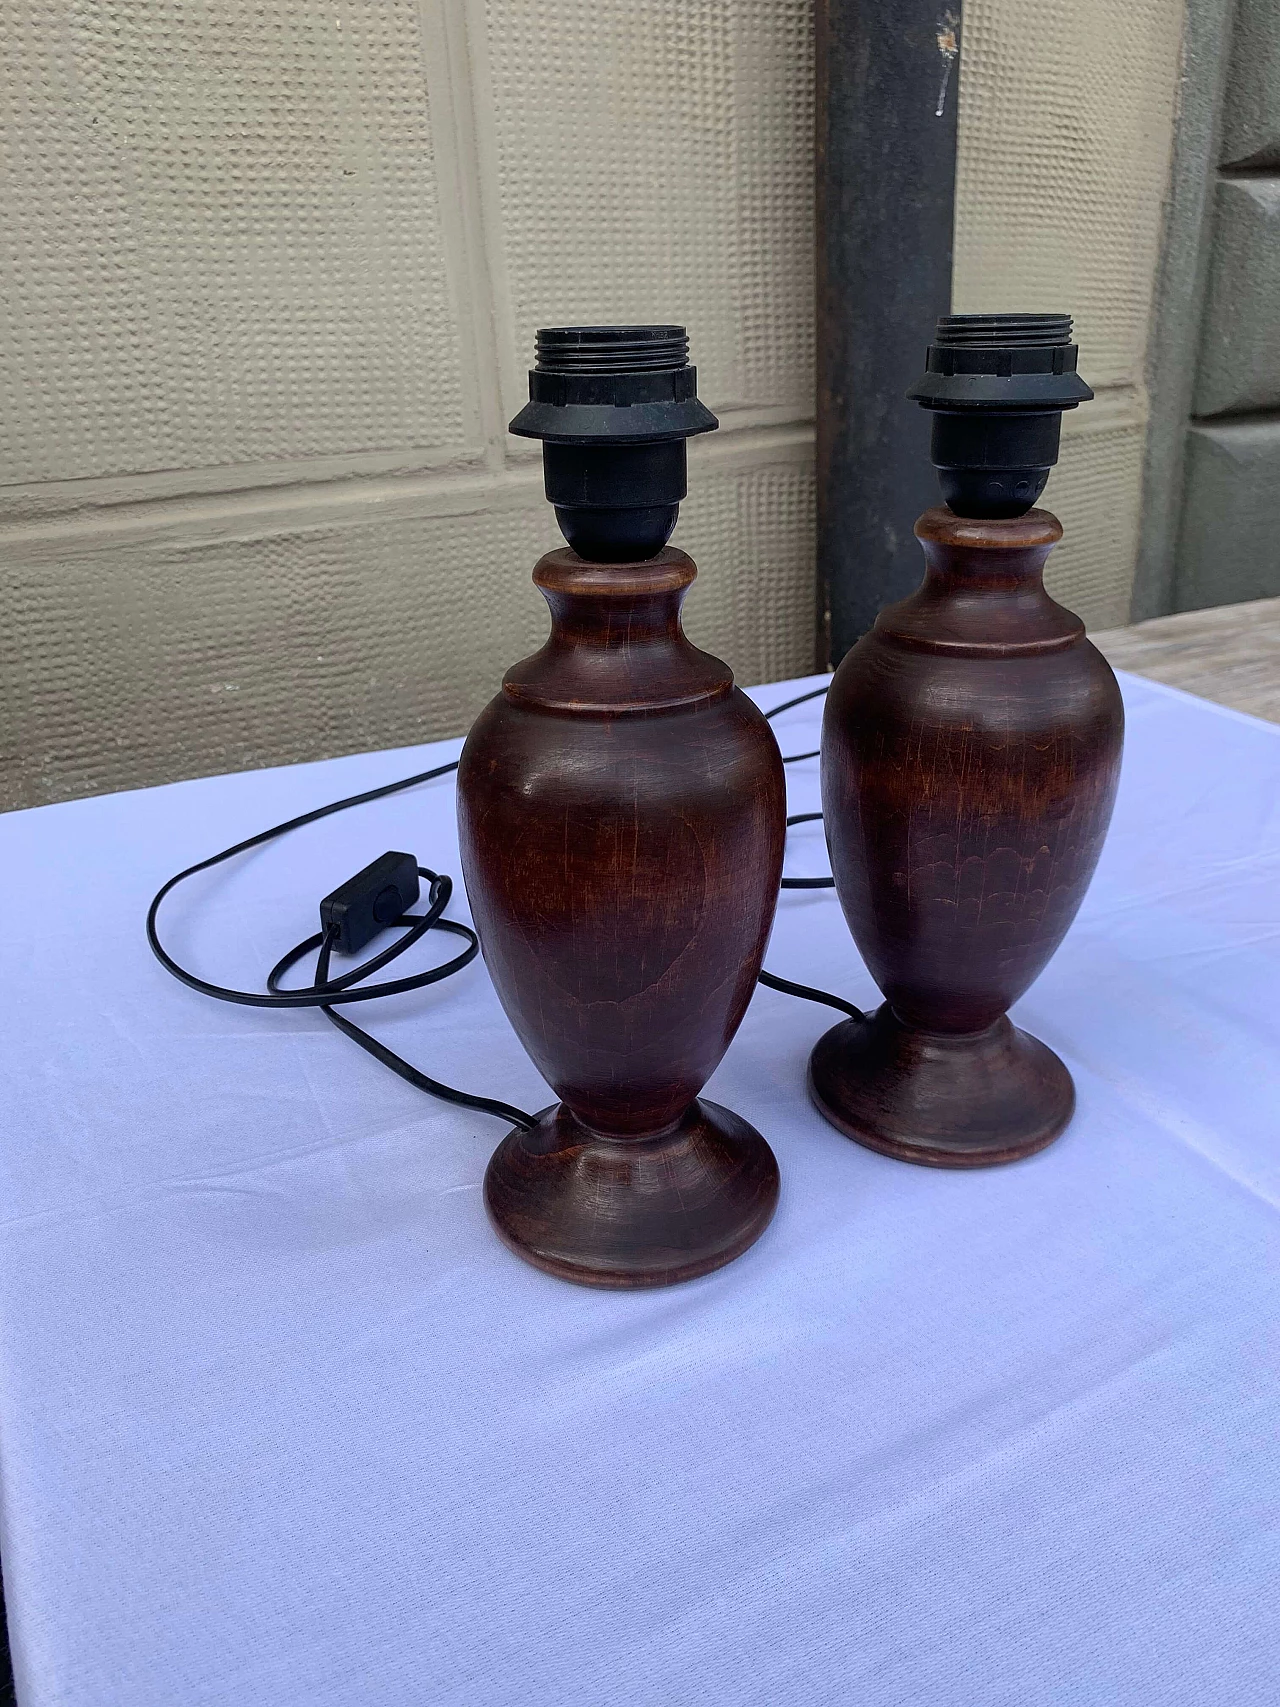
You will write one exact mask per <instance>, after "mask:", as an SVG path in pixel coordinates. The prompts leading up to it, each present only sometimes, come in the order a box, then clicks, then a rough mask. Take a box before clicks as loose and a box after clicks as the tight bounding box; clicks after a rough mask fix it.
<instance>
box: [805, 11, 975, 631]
mask: <svg viewBox="0 0 1280 1707" xmlns="http://www.w3.org/2000/svg"><path fill="white" fill-rule="evenodd" d="M959 46H960V0H950V3H949V4H942V5H938V4H936V3H931V0H817V50H818V66H817V71H818V101H817V112H818V121H817V172H818V291H817V296H818V302H817V307H818V422H817V439H818V575H819V592H820V599H819V608H820V609H821V610H823V611H824V612H825V613H827V620H828V622H829V630H828V633H829V649H830V659H831V662H832V663H833V664H834V663H836V662H838V661H839V659H840V658H841V657H843V655H844V654H845V652H847V651H848V649H849V647H850V646H852V645H853V643H854V641H855V640H857V639H858V638H859V636H860V635H862V634H864V633H865V632H866V631H867V629H868V628H870V626H871V624H872V622H873V621H874V620H875V616H876V613H877V611H879V610H880V609H882V608H883V606H885V605H886V604H890V603H892V602H893V600H895V599H899V598H902V597H904V596H905V594H907V593H908V592H910V591H911V589H912V588H913V587H915V586H916V584H917V583H918V581H919V579H920V566H921V559H920V547H919V546H918V544H917V543H916V541H915V539H914V537H913V536H912V532H911V530H912V526H913V524H914V522H915V519H916V517H917V516H918V515H919V513H920V511H921V510H923V509H925V508H927V507H928V506H929V505H930V504H932V503H935V502H936V501H937V499H936V487H935V483H934V473H933V469H932V466H931V465H930V462H929V430H928V423H927V421H926V420H925V418H924V416H923V415H922V413H921V412H920V411H919V410H917V409H911V408H908V407H907V406H906V402H905V394H906V391H907V388H908V386H909V385H911V383H912V382H913V380H915V379H916V377H917V374H918V370H919V368H920V363H921V359H922V357H923V354H924V350H925V346H926V345H927V344H928V342H929V338H930V334H931V333H932V330H933V327H934V325H935V324H936V322H937V319H938V317H939V315H942V314H946V313H947V312H948V310H949V309H950V306H951V243H952V224H953V220H954V217H955V167H956V106H957V99H958V95H959V82H960V65H959Z"/></svg>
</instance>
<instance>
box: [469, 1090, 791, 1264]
mask: <svg viewBox="0 0 1280 1707" xmlns="http://www.w3.org/2000/svg"><path fill="white" fill-rule="evenodd" d="M484 1198H485V1207H486V1208H487V1209H488V1211H489V1216H490V1219H491V1220H492V1222H493V1224H494V1226H495V1227H496V1228H497V1230H498V1233H499V1234H500V1235H501V1237H502V1239H503V1241H504V1242H505V1243H506V1244H507V1245H509V1246H510V1247H511V1249H512V1250H513V1251H515V1253H516V1254H517V1255H518V1256H521V1257H523V1258H524V1259H525V1261H526V1262H531V1263H533V1264H534V1266H535V1267H537V1268H542V1269H545V1270H546V1271H547V1272H548V1273H549V1274H554V1275H558V1276H559V1277H560V1279H562V1280H573V1281H576V1282H578V1284H579V1285H583V1286H600V1287H613V1288H621V1287H642V1286H670V1285H673V1284H674V1283H675V1282H677V1281H681V1280H693V1279H695V1278H696V1277H697V1276H698V1275H701V1274H710V1273H711V1271H712V1270H713V1269H717V1268H721V1267H723V1266H724V1264H725V1263H728V1262H732V1261H733V1259H734V1258H735V1257H737V1256H740V1255H741V1254H742V1252H743V1251H745V1250H746V1249H747V1247H748V1246H749V1245H752V1244H754V1243H755V1241H756V1240H757V1239H758V1238H759V1237H760V1235H761V1233H763V1232H764V1230H765V1228H766V1227H767V1226H768V1225H769V1222H770V1220H771V1219H772V1217H773V1212H774V1209H775V1208H776V1206H777V1202H778V1164H777V1162H776V1160H775V1159H774V1155H773V1151H772V1150H771V1149H770V1148H769V1146H768V1144H766V1143H765V1141H764V1139H763V1138H762V1137H761V1136H760V1134H759V1133H758V1132H757V1131H756V1130H755V1128H754V1127H752V1126H748V1124H747V1122H746V1121H745V1120H740V1119H739V1118H738V1116H737V1115H736V1114H732V1113H730V1111H729V1110H728V1109H727V1108H721V1107H720V1106H719V1105H718V1104H717V1103H714V1102H703V1101H701V1100H699V1101H697V1102H695V1103H694V1104H693V1105H692V1107H690V1108H689V1109H688V1110H687V1111H686V1113H685V1114H684V1115H683V1116H682V1117H681V1119H680V1120H678V1121H677V1122H676V1123H675V1125H674V1126H671V1127H669V1128H668V1129H667V1130H666V1131H665V1132H663V1133H660V1134H658V1135H656V1136H654V1137H622V1136H608V1135H606V1134H602V1133H598V1132H593V1131H591V1130H590V1129H589V1128H588V1127H586V1126H584V1125H583V1124H582V1123H581V1122H580V1121H579V1120H577V1119H576V1118H575V1116H574V1115H573V1114H572V1113H571V1112H570V1111H569V1110H568V1109H567V1108H566V1107H565V1105H564V1104H563V1103H557V1104H555V1105H554V1106H553V1107H551V1108H548V1109H544V1110H543V1111H542V1113H541V1114H540V1115H539V1117H538V1124H537V1125H536V1126H535V1127H534V1128H533V1130H532V1131H527V1132H526V1131H523V1130H521V1129H519V1128H517V1129H515V1130H514V1131H512V1132H510V1133H508V1134H507V1137H506V1138H505V1139H504V1140H503V1142H502V1143H501V1144H500V1145H499V1146H498V1148H497V1150H496V1151H495V1152H494V1154H493V1157H492V1159H491V1160H490V1162H489V1167H488V1170H487V1172H486V1174H485V1180H484Z"/></svg>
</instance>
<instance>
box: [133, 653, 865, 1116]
mask: <svg viewBox="0 0 1280 1707" xmlns="http://www.w3.org/2000/svg"><path fill="white" fill-rule="evenodd" d="M826 691H827V690H826V688H825V687H820V688H813V689H811V690H810V691H809V692H808V693H802V694H797V696H796V697H795V698H794V699H789V700H785V701H784V702H783V703H782V704H781V705H775V706H774V707H773V708H772V710H770V711H766V712H765V716H766V717H767V718H770V719H772V718H774V717H778V716H780V715H781V714H782V713H783V712H784V711H790V710H791V709H792V707H793V706H797V705H804V704H805V703H806V702H807V701H809V700H811V699H819V698H821V696H822V695H823V694H825V693H826ZM817 756H818V749H816V748H815V750H814V751H813V752H811V753H792V754H791V755H790V756H789V757H787V758H785V759H784V760H783V763H784V764H788V765H790V764H798V763H799V762H800V761H801V760H802V759H813V758H817ZM457 768H458V760H457V759H453V760H451V761H450V762H449V763H448V764H444V765H436V766H435V767H434V768H433V769H431V770H426V771H418V772H417V773H416V774H415V775H413V776H407V777H401V778H400V779H399V780H398V781H397V782H387V783H383V784H382V785H381V786H380V787H378V788H370V789H366V790H365V791H364V792H363V793H361V794H351V795H348V796H347V797H346V798H345V799H343V800H333V801H330V802H329V804H328V805H327V806H317V807H316V808H315V809H314V810H313V811H310V812H302V813H299V815H298V816H297V817H296V818H289V819H287V820H286V821H285V822H284V823H283V824H273V825H272V826H271V828H270V829H268V830H260V831H259V832H258V834H257V835H256V836H247V837H246V838H245V840H244V841H242V842H236V843H235V844H234V846H232V847H229V848H223V850H222V851H221V853H216V854H212V855H210V857H209V858H208V859H202V860H199V861H197V863H196V864H195V865H189V866H188V867H187V868H186V870H185V871H179V872H177V873H176V874H175V875H174V876H173V877H171V878H169V879H168V881H167V882H165V883H163V884H162V885H161V887H160V888H159V889H158V890H157V891H156V894H155V895H154V896H153V898H152V901H151V905H150V907H148V909H147V941H148V943H149V944H150V946H151V952H152V953H153V954H154V955H155V957H156V959H157V960H158V961H159V962H160V964H161V965H162V966H163V967H164V969H165V971H166V972H169V973H171V974H172V975H173V977H175V978H177V979H178V980H179V981H180V982H181V983H183V984H185V985H186V986H187V987H188V988H189V989H192V990H196V991H198V992H199V993H200V994H201V995H202V996H211V997H213V998H214V999H215V1000H216V1001H220V1002H236V1003H239V1004H240V1005H241V1006H244V1007H254V1008H318V1009H319V1010H320V1012H321V1013H322V1014H323V1015H324V1017H325V1018H326V1019H327V1020H328V1021H329V1023H330V1024H331V1025H334V1026H336V1027H337V1029H338V1030H339V1031H341V1032H342V1033H344V1035H345V1036H347V1037H349V1038H350V1039H351V1041H352V1042H353V1043H356V1044H359V1046H360V1048H361V1049H363V1050H365V1051H366V1053H367V1054H369V1055H372V1056H373V1058H374V1060H375V1061H380V1062H381V1063H382V1065H383V1066H384V1067H389V1068H390V1069H391V1071H392V1072H393V1073H398V1074H399V1076H400V1077H401V1078H402V1079H404V1080H406V1081H407V1082H408V1083H409V1084H411V1085H413V1086H415V1087H416V1088H417V1089H418V1090H420V1091H425V1092H426V1093H427V1095H428V1096H433V1097H437V1098H439V1099H440V1100H441V1101H442V1102H448V1103H453V1104H454V1105H455V1106H456V1107H458V1108H470V1109H475V1110H476V1111H477V1112H478V1113H480V1114H492V1115H496V1116H497V1117H498V1118H499V1119H501V1120H506V1121H508V1122H510V1123H511V1124H512V1125H515V1126H522V1127H524V1128H525V1129H526V1130H528V1129H531V1128H532V1127H533V1126H534V1125H535V1124H536V1122H535V1117H534V1116H533V1115H532V1114H529V1113H526V1111H525V1110H523V1109H519V1108H515V1107H513V1106H512V1105H511V1104H510V1103H505V1102H499V1101H497V1100H495V1099H494V1098H493V1097H483V1096H477V1095H476V1094H475V1093H474V1092H471V1091H461V1090H458V1089H457V1088H456V1087H455V1086H453V1085H446V1084H443V1083H442V1082H441V1081H440V1080H439V1079H433V1078H431V1077H430V1075H429V1074H427V1073H424V1072H422V1071H421V1070H420V1069H419V1068H417V1067H415V1066H413V1064H412V1063H411V1062H409V1061H406V1060H405V1059H404V1058H403V1056H400V1055H397V1054H396V1053H395V1051H394V1050H392V1049H388V1048H387V1046H386V1044H384V1043H379V1042H378V1040H377V1038H376V1037H372V1036H371V1035H370V1034H369V1033H368V1032H367V1031H364V1030H362V1029H361V1028H360V1027H359V1026H358V1025H356V1024H355V1023H354V1022H353V1021H352V1020H349V1019H348V1018H347V1017H346V1015H345V1014H341V1013H339V1012H338V1011H337V1010H338V1007H339V1005H343V1006H345V1005H346V1004H348V1003H351V1002H371V1001H374V1000H376V999H378V998H379V997H382V996H396V995H403V994H404V993H405V992H406V991H408V990H421V989H424V988H426V986H427V985H429V984H438V983H440V982H441V981H442V980H443V979H445V978H451V977H452V976H453V975H454V973H455V972H461V971H462V969H463V968H464V967H465V966H469V965H470V964H471V962H472V961H473V960H474V959H475V958H476V956H477V954H478V953H479V952H480V941H479V938H478V937H477V936H476V933H475V931H474V930H472V928H471V926H470V925H464V924H463V923H462V922H461V920H459V919H446V918H445V917H444V910H445V908H446V907H447V906H448V905H449V901H450V898H451V897H452V895H453V879H452V878H451V877H449V876H447V875H445V874H443V873H440V872H435V871H429V870H428V869H427V868H426V867H425V866H419V867H418V875H419V876H420V877H424V878H425V879H426V880H427V885H428V888H427V911H426V912H425V913H423V914H417V913H404V914H402V915H401V916H400V917H399V918H398V919H396V920H395V921H394V922H393V926H392V928H395V927H398V926H404V927H405V934H404V935H403V936H402V937H399V938H398V939H397V940H396V941H395V942H393V943H392V944H391V945H390V947H388V948H384V949H382V950H380V951H379V952H378V953H377V954H375V955H372V956H370V958H369V959H368V960H364V961H362V962H361V963H360V965H359V966H356V967H353V968H352V970H351V971H349V972H343V973H341V974H340V975H339V976H338V977H336V978H333V977H330V975H329V974H330V960H331V957H332V953H333V946H334V940H335V933H333V932H332V931H320V932H317V933H316V934H315V935H314V936H309V937H307V938H306V939H305V940H304V941H303V942H300V943H297V944H296V945H295V946H294V947H293V948H291V949H290V950H289V952H288V953H287V954H285V955H282V956H281V958H280V959H279V960H278V961H277V962H276V964H275V965H274V966H273V967H272V969H271V971H270V973H269V974H268V976H267V989H266V992H265V993H264V992H262V991H256V990H236V989H231V988H229V987H227V986H225V985H222V984H214V983H211V982H209V980H207V979H205V978H200V977H198V976H197V975H196V974H195V973H194V972H189V971H188V970H187V968H186V967H185V966H182V965H181V964H179V962H178V961H176V960H175V959H174V958H173V956H172V955H171V954H170V953H169V951H168V950H167V949H166V948H165V946H164V944H163V943H162V942H161V941H160V933H159V928H158V923H157V920H158V916H159V912H160V907H161V904H162V903H163V901H164V899H165V897H166V896H167V895H169V894H171V893H172V891H173V890H174V889H176V888H177V886H178V885H179V884H180V883H185V882H186V880H187V878H189V877H195V876H196V875H197V874H198V873H199V872H202V871H209V870H211V869H212V867H214V866H215V865H221V864H222V863H223V862H224V861H225V860H229V859H234V858H235V856H236V855H237V854H242V853H248V852H249V850H250V849H251V848H257V847H261V846H262V845H263V844H264V843H265V842H270V841H274V840H275V838H276V837H277V836H284V835H288V833H289V832H290V831H291V830H301V829H303V828H304V827H305V826H306V825H308V824H315V823H318V822H319V821H320V819H322V818H330V817H332V816H333V814H334V813H335V812H345V811H347V810H348V809H349V808H350V807H352V806H367V805H369V804H371V803H372V802H373V801H375V800H385V799H386V798H387V796H388V795H392V794H401V793H403V792H404V791H405V790H406V789H409V788H416V787H417V786H418V785H419V784H420V783H424V782H434V781H435V780H436V779H437V778H438V777H442V776H449V775H450V774H451V773H452V772H454V771H456V770H457ZM821 817H822V814H821V813H820V812H800V813H797V814H795V815H794V816H793V817H790V818H788V819H787V825H788V827H790V826H791V825H793V824H803V823H809V822H811V821H813V820H816V819H820V818H821ZM833 885H834V879H833V878H830V877H784V878H783V879H782V887H783V888H784V889H830V888H832V887H833ZM433 930H440V931H447V932H449V934H450V935H451V936H458V937H462V938H463V940H464V941H465V942H466V945H467V946H466V947H465V948H464V949H462V950H461V951H460V952H459V953H458V954H455V955H454V956H453V957H452V959H450V960H446V961H444V962H443V963H442V964H441V965H439V966H433V967H431V968H430V969H429V970H428V971H426V972H417V973H414V974H413V975H412V976H411V977H408V978H393V979H389V980H387V981H385V982H383V983H380V984H367V985H363V987H362V988H359V989H357V988H355V987H354V986H356V985H358V984H362V982H363V980H364V979H365V978H368V977H370V976H371V975H372V974H373V973H375V972H380V971H381V970H382V969H383V967H384V966H389V965H390V964H391V962H392V961H393V960H396V959H398V958H399V957H400V955H402V954H404V953H405V952H406V950H408V949H410V948H412V947H413V945H414V943H416V942H419V941H420V940H421V939H422V938H423V937H424V936H426V935H427V933H428V932H429V931H433ZM311 953H315V955H316V970H315V978H314V979H313V981H312V982H311V983H310V984H308V985H306V986H305V987H303V988H302V989H292V990H291V989H285V988H284V987H283V979H284V976H285V974H286V973H287V972H289V971H291V970H292V968H293V967H294V966H296V965H297V963H298V962H299V961H300V960H302V959H303V958H304V957H305V956H306V955H308V954H311ZM760 982H761V983H762V984H765V985H767V986H768V988H769V989H771V990H778V991H781V992H782V994H783V995H788V996H799V997H801V998H803V999H804V1000H806V1001H812V1002H821V1003H823V1004H825V1005H826V1006H828V1007H833V1008H837V1009H839V1010H840V1012H842V1013H847V1014H849V1015H850V1016H851V1017H853V1018H855V1019H860V1018H861V1017H862V1014H861V1011H860V1010H859V1009H858V1008H855V1007H854V1006H853V1005H852V1004H851V1003H849V1002H846V1001H844V1000H842V999H841V998H840V997H839V996H833V995H829V994H828V993H827V992H825V991H823V990H815V989H811V988H810V987H809V985H807V984H795V983H792V982H791V981H790V980H789V979H786V978H777V977H775V976H774V975H773V974H772V973H770V972H764V971H762V972H761V973H760Z"/></svg>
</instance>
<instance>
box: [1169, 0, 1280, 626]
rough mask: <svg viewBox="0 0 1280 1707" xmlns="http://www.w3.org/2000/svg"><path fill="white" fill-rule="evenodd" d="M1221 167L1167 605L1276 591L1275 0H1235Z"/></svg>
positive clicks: (1279, 580)
mask: <svg viewBox="0 0 1280 1707" xmlns="http://www.w3.org/2000/svg"><path fill="white" fill-rule="evenodd" d="M1215 164H1216V166H1217V168H1218V170H1217V172H1216V174H1215V181H1214V183H1213V187H1212V198H1211V200H1210V202H1209V205H1208V207H1207V208H1206V210H1205V217H1204V219H1203V222H1202V225H1201V230H1200V233H1199V236H1200V244H1201V249H1202V260H1203V265H1204V271H1205V289H1204V299H1203V304H1202V314H1201V324H1200V329H1199V330H1200V347H1199V363H1198V367H1197V371H1196V377H1195V387H1194V392H1193V394H1192V397H1191V399H1190V418H1189V419H1188V418H1187V417H1186V415H1185V414H1184V415H1183V418H1182V421H1181V425H1182V427H1183V428H1184V431H1185V439H1184V453H1183V464H1184V491H1183V502H1182V506H1181V517H1180V522H1181V526H1180V530H1179V535H1178V548H1177V558H1176V572H1175V580H1174V587H1173V595H1174V604H1175V608H1177V609H1179V610H1196V609H1200V608H1202V607H1204V606H1207V605H1218V604H1229V603H1235V602H1238V601H1241V600H1252V599H1259V598H1267V597H1271V598H1274V597H1275V596H1276V595H1277V594H1280V534H1278V533H1277V531H1276V528H1275V524H1274V512H1275V492H1276V480H1277V476H1278V475H1280V332H1278V331H1277V324H1278V322H1280V46H1278V45H1277V30H1276V10H1275V5H1274V0H1239V3H1238V5H1237V6H1236V8H1235V11H1234V16H1233V39H1232V42H1231V52H1230V59H1229V71H1228V75H1227V78H1226V87H1225V89H1224V91H1223V100H1222V115H1221V136H1220V138H1219V139H1218V148H1217V153H1216V159H1215Z"/></svg>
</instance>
